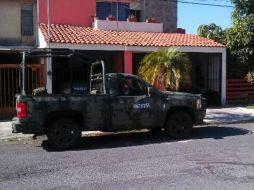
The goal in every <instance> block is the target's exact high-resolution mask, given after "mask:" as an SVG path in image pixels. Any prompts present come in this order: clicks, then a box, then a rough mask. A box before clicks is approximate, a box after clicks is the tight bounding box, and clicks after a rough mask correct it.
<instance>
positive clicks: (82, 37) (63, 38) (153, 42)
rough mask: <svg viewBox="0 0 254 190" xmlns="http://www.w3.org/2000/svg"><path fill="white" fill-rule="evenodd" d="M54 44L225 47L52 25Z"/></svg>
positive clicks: (179, 37) (192, 38) (169, 36)
mask: <svg viewBox="0 0 254 190" xmlns="http://www.w3.org/2000/svg"><path fill="white" fill-rule="evenodd" d="M47 28H48V27H47V25H46V24H43V23H42V24H40V29H41V31H42V34H43V35H44V37H45V39H46V40H47V38H48V35H47V34H48V33H47ZM50 41H51V42H52V43H76V44H102V45H109V44H112V45H126V46H147V47H170V46H191V47H219V48H223V47H225V46H224V45H222V44H220V43H218V42H215V41H213V40H211V39H207V38H202V37H200V36H197V35H193V34H177V33H154V32H127V31H125V32H117V31H105V30H94V29H92V28H88V27H80V26H69V25H56V24H52V25H51V39H50Z"/></svg>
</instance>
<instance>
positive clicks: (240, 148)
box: [0, 123, 254, 190]
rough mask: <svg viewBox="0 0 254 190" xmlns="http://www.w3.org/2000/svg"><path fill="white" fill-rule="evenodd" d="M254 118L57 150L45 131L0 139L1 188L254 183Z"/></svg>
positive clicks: (161, 189) (93, 139)
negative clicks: (185, 133)
mask: <svg viewBox="0 0 254 190" xmlns="http://www.w3.org/2000/svg"><path fill="white" fill-rule="evenodd" d="M253 131H254V126H253V123H242V124H228V125H218V126H216V125H211V126H200V127H196V128H195V129H194V131H193V135H192V138H191V139H188V140H182V141H174V140H171V139H169V138H167V137H166V136H165V135H164V133H163V132H161V133H158V134H152V133H151V132H147V131H142V132H131V133H123V134H117V135H115V134H111V135H98V136H89V137H83V139H82V144H81V145H80V147H79V148H78V149H76V150H71V151H64V152H56V151H53V150H51V149H50V148H49V146H48V142H47V140H46V138H45V137H38V138H37V139H35V140H32V139H25V140H21V141H8V142H1V144H0V189H1V190H6V189H12V190H14V189H57V190H58V189H85V190H89V189H95V190H100V189H101V190H107V189H116V190H120V189H131V190H140V189H156V190H157V189H158V190H169V189H179V190H183V189H204V190H205V189H220V190H221V189H237V190H241V189H243V190H248V189H254V148H253V147H254V135H253Z"/></svg>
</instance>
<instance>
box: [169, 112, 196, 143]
mask: <svg viewBox="0 0 254 190" xmlns="http://www.w3.org/2000/svg"><path fill="white" fill-rule="evenodd" d="M192 129H193V120H192V118H191V116H190V115H189V114H188V113H186V112H183V111H176V112H173V113H172V114H171V115H170V116H169V118H168V120H167V123H166V126H165V131H166V133H167V134H168V135H169V136H170V137H172V138H174V139H185V138H188V137H189V136H190V135H191V132H192Z"/></svg>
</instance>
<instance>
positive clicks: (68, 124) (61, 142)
mask: <svg viewBox="0 0 254 190" xmlns="http://www.w3.org/2000/svg"><path fill="white" fill-rule="evenodd" d="M47 136H48V140H49V143H50V144H51V145H52V146H53V147H54V148H56V149H58V150H66V149H71V148H74V147H75V146H76V145H77V144H78V143H79V142H80V139H81V130H80V125H79V124H78V122H77V121H76V120H74V119H72V118H59V119H57V120H56V121H55V122H54V123H52V124H51V125H50V126H49V129H48V132H47Z"/></svg>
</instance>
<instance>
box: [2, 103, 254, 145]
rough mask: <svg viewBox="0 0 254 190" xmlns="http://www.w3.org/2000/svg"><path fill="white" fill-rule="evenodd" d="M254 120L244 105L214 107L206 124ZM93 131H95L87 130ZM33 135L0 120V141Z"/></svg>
mask: <svg viewBox="0 0 254 190" xmlns="http://www.w3.org/2000/svg"><path fill="white" fill-rule="evenodd" d="M248 121H253V122H254V109H247V108H242V107H230V108H212V109H207V113H206V117H205V119H204V123H205V124H225V123H240V122H248ZM86 133H89V134H90V133H93V132H86ZM32 137H33V135H24V134H15V133H12V128H11V122H10V121H0V142H1V141H9V140H22V139H26V138H32Z"/></svg>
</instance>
